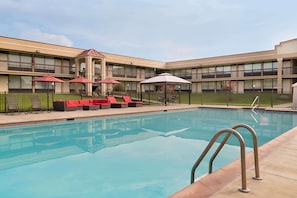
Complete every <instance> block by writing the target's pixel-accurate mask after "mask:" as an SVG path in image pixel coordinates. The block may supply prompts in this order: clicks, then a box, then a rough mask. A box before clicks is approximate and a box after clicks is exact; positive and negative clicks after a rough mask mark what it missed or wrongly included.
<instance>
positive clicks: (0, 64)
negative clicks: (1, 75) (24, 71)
mask: <svg viewBox="0 0 297 198" xmlns="http://www.w3.org/2000/svg"><path fill="white" fill-rule="evenodd" d="M0 69H1V70H2V69H3V70H7V69H8V64H7V54H1V53H0Z"/></svg>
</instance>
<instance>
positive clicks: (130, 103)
mask: <svg viewBox="0 0 297 198" xmlns="http://www.w3.org/2000/svg"><path fill="white" fill-rule="evenodd" d="M122 98H123V100H124V102H126V103H128V107H141V106H142V103H143V102H141V101H133V100H132V99H131V97H130V96H122Z"/></svg>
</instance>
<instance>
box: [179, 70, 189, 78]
mask: <svg viewBox="0 0 297 198" xmlns="http://www.w3.org/2000/svg"><path fill="white" fill-rule="evenodd" d="M179 77H181V78H184V79H192V69H182V70H180V76H179Z"/></svg>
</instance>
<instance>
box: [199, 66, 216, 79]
mask: <svg viewBox="0 0 297 198" xmlns="http://www.w3.org/2000/svg"><path fill="white" fill-rule="evenodd" d="M214 77H215V67H206V68H202V78H214Z"/></svg>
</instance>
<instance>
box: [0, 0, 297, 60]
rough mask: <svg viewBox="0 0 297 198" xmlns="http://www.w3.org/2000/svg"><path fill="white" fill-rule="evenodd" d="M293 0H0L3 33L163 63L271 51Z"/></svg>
mask: <svg viewBox="0 0 297 198" xmlns="http://www.w3.org/2000/svg"><path fill="white" fill-rule="evenodd" d="M296 9H297V1H296V0H86V1H82V0H1V1H0V18H1V19H0V35H1V36H7V37H13V38H21V39H28V40H34V41H40V42H46V43H53V44H59V45H65V46H71V47H75V48H82V49H91V48H94V49H96V50H97V51H99V52H100V51H101V52H108V53H113V54H120V55H127V56H134V57H140V58H146V59H152V60H159V61H174V60H184V59H193V58H205V57H213V56H222V55H228V54H239V53H247V52H255V51H264V50H271V49H274V46H275V45H277V44H279V42H281V41H285V40H290V39H294V38H297V24H296V23H297V10H296Z"/></svg>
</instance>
